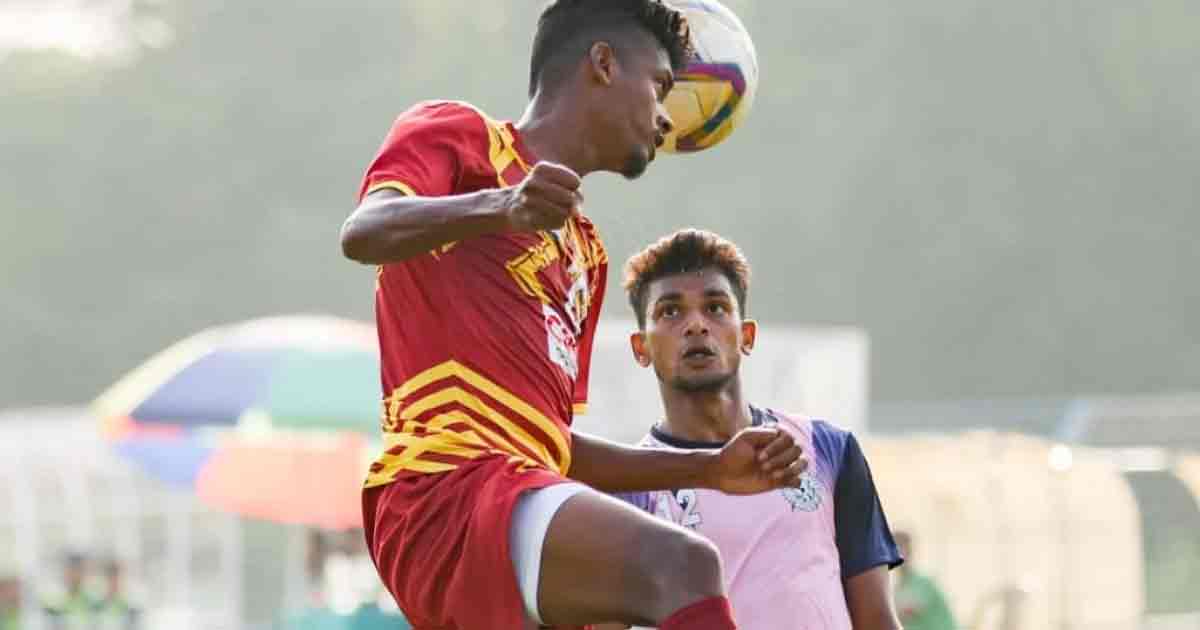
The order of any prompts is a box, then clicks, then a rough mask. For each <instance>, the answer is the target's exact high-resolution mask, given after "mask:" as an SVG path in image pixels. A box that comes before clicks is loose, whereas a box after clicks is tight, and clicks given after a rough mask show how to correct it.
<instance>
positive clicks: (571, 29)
mask: <svg viewBox="0 0 1200 630" xmlns="http://www.w3.org/2000/svg"><path fill="white" fill-rule="evenodd" d="M638 30H640V31H643V32H645V33H648V34H650V35H653V36H654V39H655V40H657V41H658V43H659V45H660V46H662V47H663V49H664V50H666V51H667V55H668V56H669V57H670V59H671V67H672V68H673V69H675V70H676V71H678V70H681V69H682V68H683V67H684V65H685V64H686V63H687V61H688V59H689V58H690V57H691V55H692V37H691V33H690V31H689V30H688V23H687V18H685V17H684V16H683V13H681V12H680V11H679V10H678V9H675V8H672V7H671V5H669V4H666V3H665V2H663V0H554V1H553V2H551V3H550V4H549V5H548V6H547V7H546V9H545V10H544V11H542V15H541V17H540V18H538V27H537V33H536V34H535V35H534V37H533V53H532V55H531V56H530V60H529V95H530V96H531V97H532V96H533V95H534V94H535V93H536V92H537V88H538V85H539V84H541V83H546V84H549V83H552V82H553V81H556V80H559V79H561V78H562V77H563V75H564V73H565V71H566V70H567V69H569V68H570V66H571V65H572V64H574V63H575V62H576V61H578V60H579V58H580V57H582V56H583V55H585V54H587V51H588V50H589V49H591V47H592V44H594V43H595V42H597V41H600V40H614V39H620V38H621V37H622V35H625V36H627V35H628V34H629V33H631V32H634V31H638ZM620 51H621V49H620V48H619V47H618V50H617V52H618V54H620Z"/></svg>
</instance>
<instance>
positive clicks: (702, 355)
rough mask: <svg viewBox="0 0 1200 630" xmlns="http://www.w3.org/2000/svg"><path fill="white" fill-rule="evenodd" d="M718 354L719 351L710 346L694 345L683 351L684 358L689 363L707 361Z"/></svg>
mask: <svg viewBox="0 0 1200 630" xmlns="http://www.w3.org/2000/svg"><path fill="white" fill-rule="evenodd" d="M716 356H717V351H716V350H714V349H712V348H710V347H708V346H694V347H691V348H688V349H686V350H684V351H683V360H684V361H686V362H688V363H706V362H708V361H709V360H710V359H714V358H716Z"/></svg>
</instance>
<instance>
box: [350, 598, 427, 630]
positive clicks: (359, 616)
mask: <svg viewBox="0 0 1200 630" xmlns="http://www.w3.org/2000/svg"><path fill="white" fill-rule="evenodd" d="M347 628H348V629H349V630H412V625H411V624H409V623H408V620H407V619H405V618H404V616H403V615H401V614H400V611H396V612H395V613H388V612H384V610H383V609H382V608H380V606H379V604H377V603H375V602H367V603H365V604H363V605H362V606H359V607H358V610H355V611H354V613H353V614H351V615H350V619H349V623H348V624H347Z"/></svg>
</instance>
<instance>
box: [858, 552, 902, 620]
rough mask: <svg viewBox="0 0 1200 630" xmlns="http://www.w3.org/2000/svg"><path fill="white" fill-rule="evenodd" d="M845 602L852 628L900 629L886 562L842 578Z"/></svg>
mask: <svg viewBox="0 0 1200 630" xmlns="http://www.w3.org/2000/svg"><path fill="white" fill-rule="evenodd" d="M845 590H846V606H847V607H848V608H849V609H850V619H851V620H852V621H853V622H854V630H900V628H901V625H900V618H899V617H898V616H897V615H896V608H895V605H894V603H893V599H892V578H891V576H890V575H888V567H887V565H881V566H878V567H875V568H874V569H870V570H869V571H864V572H863V573H860V574H858V575H856V576H854V577H852V578H850V579H849V580H846V584H845Z"/></svg>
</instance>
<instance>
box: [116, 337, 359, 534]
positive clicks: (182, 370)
mask: <svg viewBox="0 0 1200 630" xmlns="http://www.w3.org/2000/svg"><path fill="white" fill-rule="evenodd" d="M95 407H96V409H97V412H98V414H99V416H100V418H101V419H102V422H103V431H104V434H105V435H106V436H107V437H108V438H109V439H110V440H111V441H112V442H113V444H114V446H115V448H116V449H117V451H118V452H120V453H121V454H122V455H124V456H127V457H129V458H130V459H132V460H134V461H135V462H137V463H138V464H139V465H141V467H142V468H144V469H145V470H146V471H147V472H149V473H150V474H152V475H153V476H155V477H158V478H159V479H162V480H164V481H166V482H168V483H171V484H174V485H177V486H181V487H188V488H193V489H194V490H195V491H196V493H197V494H198V495H199V496H200V498H201V499H202V500H204V501H205V502H207V503H209V504H211V505H213V506H215V507H218V508H221V509H225V510H230V511H233V512H237V513H239V514H243V515H246V516H252V517H256V518H262V519H267V520H273V521H279V522H286V523H300V524H307V525H315V526H320V527H326V528H330V529H343V528H347V527H357V526H359V525H360V523H361V515H360V512H359V510H360V504H359V490H360V488H361V487H362V480H363V477H364V475H365V474H366V469H367V466H368V464H369V461H370V456H371V455H372V454H373V451H372V450H371V446H372V441H373V438H374V437H375V435H376V431H377V430H378V427H379V356H378V350H377V345H376V337H375V330H374V328H373V327H372V326H369V325H367V324H363V323H359V322H354V321H349V320H344V319H337V318H332V317H309V316H291V317H275V318H267V319H259V320H253V321H249V322H245V323H241V324H234V325H230V326H222V327H218V328H213V329H209V330H205V331H203V332H200V333H198V334H196V335H194V336H192V337H189V338H187V339H184V340H183V341H180V342H179V343H176V344H175V345H173V346H171V347H169V348H167V349H166V350H164V351H163V352H161V353H159V354H158V355H156V356H154V357H152V358H151V359H150V360H148V361H147V362H146V363H144V364H143V365H141V366H140V367H138V368H137V369H135V370H133V371H132V372H130V373H129V374H128V375H126V376H125V377H123V378H122V379H121V380H119V381H117V383H116V384H114V385H113V386H112V387H111V388H110V389H109V390H108V391H106V392H105V393H104V394H102V395H101V396H100V397H99V398H97V399H96V402H95Z"/></svg>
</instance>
